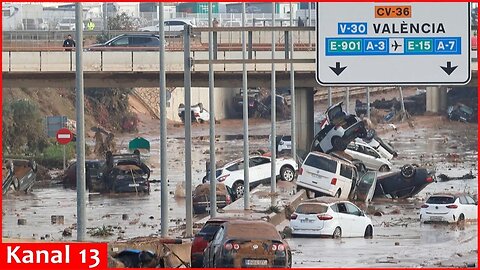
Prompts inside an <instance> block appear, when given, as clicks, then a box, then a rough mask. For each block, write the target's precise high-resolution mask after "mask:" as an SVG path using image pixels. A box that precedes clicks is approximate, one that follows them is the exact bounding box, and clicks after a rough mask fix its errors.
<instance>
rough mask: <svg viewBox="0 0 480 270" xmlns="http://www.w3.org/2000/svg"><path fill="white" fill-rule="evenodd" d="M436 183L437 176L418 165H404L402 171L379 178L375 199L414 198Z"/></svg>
mask: <svg viewBox="0 0 480 270" xmlns="http://www.w3.org/2000/svg"><path fill="white" fill-rule="evenodd" d="M434 181H435V174H434V173H433V172H429V171H428V170H427V169H425V168H421V167H417V166H416V165H410V164H407V165H404V166H403V167H402V168H401V169H400V171H397V172H392V173H389V174H385V175H381V176H378V177H377V184H376V187H375V194H374V197H382V196H385V195H389V196H391V197H392V198H408V197H413V196H415V195H416V194H418V193H419V192H420V191H422V190H423V189H424V188H425V187H426V186H427V185H428V184H430V183H433V182H434Z"/></svg>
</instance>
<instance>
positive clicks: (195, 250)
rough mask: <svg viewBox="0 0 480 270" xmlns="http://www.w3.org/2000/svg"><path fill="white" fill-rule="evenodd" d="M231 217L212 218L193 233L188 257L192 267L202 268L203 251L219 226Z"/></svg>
mask: <svg viewBox="0 0 480 270" xmlns="http://www.w3.org/2000/svg"><path fill="white" fill-rule="evenodd" d="M229 220H231V219H228V218H212V219H210V220H208V221H207V222H206V223H205V225H203V227H202V229H201V230H200V232H198V233H197V234H196V235H195V238H194V239H193V243H192V249H191V253H190V258H191V262H192V265H191V267H192V268H203V251H204V250H205V248H206V247H207V246H208V244H209V243H210V241H212V239H213V236H215V234H216V233H217V231H218V229H220V226H221V225H222V224H223V223H224V222H226V221H229Z"/></svg>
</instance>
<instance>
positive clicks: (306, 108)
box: [295, 88, 314, 158]
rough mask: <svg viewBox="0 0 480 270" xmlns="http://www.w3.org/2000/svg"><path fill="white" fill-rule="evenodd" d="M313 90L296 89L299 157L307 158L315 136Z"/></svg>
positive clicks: (296, 126)
mask: <svg viewBox="0 0 480 270" xmlns="http://www.w3.org/2000/svg"><path fill="white" fill-rule="evenodd" d="M313 94H314V93H313V88H296V89H295V99H296V103H297V106H296V112H295V113H296V118H297V121H296V125H295V128H296V129H297V132H296V135H297V138H296V143H297V155H299V156H300V157H302V158H303V157H305V155H306V154H307V153H308V152H309V151H310V145H311V143H312V140H313V136H314V134H313V133H314V130H313V125H314V119H313V118H314V117H313V115H314V102H313Z"/></svg>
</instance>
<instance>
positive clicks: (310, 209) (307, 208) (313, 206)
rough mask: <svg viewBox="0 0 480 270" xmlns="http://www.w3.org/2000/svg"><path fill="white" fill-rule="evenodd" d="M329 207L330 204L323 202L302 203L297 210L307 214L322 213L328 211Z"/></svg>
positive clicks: (299, 212)
mask: <svg viewBox="0 0 480 270" xmlns="http://www.w3.org/2000/svg"><path fill="white" fill-rule="evenodd" d="M327 209H328V206H326V205H323V204H318V203H304V204H300V205H299V206H298V207H297V210H295V212H297V213H298V214H305V215H311V214H322V213H326V212H327Z"/></svg>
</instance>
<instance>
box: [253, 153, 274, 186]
mask: <svg viewBox="0 0 480 270" xmlns="http://www.w3.org/2000/svg"><path fill="white" fill-rule="evenodd" d="M252 166H253V167H252ZM250 169H251V171H250V178H251V179H254V180H252V181H254V182H256V181H262V180H264V181H262V182H269V181H270V171H271V165H270V159H269V158H264V157H254V158H251V159H250Z"/></svg>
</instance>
